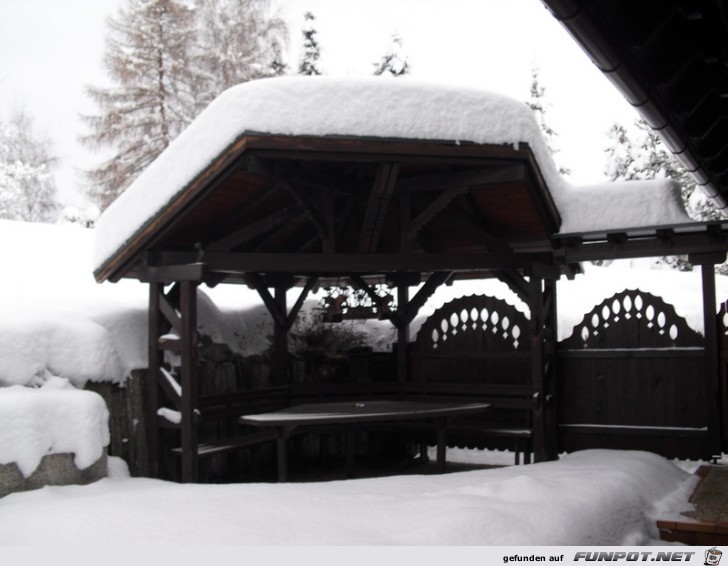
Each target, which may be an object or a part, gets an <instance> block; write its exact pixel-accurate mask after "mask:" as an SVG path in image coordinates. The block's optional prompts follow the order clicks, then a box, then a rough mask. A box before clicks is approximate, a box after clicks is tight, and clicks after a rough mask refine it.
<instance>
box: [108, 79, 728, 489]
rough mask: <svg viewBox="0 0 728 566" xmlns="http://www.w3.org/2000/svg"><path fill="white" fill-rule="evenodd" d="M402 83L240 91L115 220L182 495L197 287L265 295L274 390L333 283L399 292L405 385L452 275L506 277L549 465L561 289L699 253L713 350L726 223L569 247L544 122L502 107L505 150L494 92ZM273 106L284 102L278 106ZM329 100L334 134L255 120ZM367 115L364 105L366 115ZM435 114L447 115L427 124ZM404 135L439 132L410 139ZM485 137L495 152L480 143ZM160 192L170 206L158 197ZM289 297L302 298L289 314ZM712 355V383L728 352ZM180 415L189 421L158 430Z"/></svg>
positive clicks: (112, 231)
mask: <svg viewBox="0 0 728 566" xmlns="http://www.w3.org/2000/svg"><path fill="white" fill-rule="evenodd" d="M402 84H404V85H408V86H402V85H400V84H396V85H394V86H393V84H392V83H390V82H388V81H379V82H377V81H353V82H351V83H346V82H344V83H342V82H339V81H335V80H330V81H327V80H325V79H304V78H298V79H274V80H270V81H260V82H259V83H253V84H252V86H251V85H250V84H248V85H241V86H240V87H237V89H233V91H231V92H228V93H226V94H225V95H223V97H221V99H219V101H218V102H216V103H213V105H212V106H211V108H210V109H208V111H207V112H206V113H203V115H202V116H201V117H200V118H199V119H198V121H197V122H196V123H195V124H193V125H192V126H191V127H190V128H189V129H188V131H186V132H185V133H184V134H183V135H182V136H180V139H178V140H177V141H176V142H175V143H174V144H173V145H172V146H170V148H169V149H168V150H167V151H166V152H165V153H164V154H162V156H160V157H159V158H158V160H157V162H155V163H154V164H153V165H152V166H150V168H149V170H148V171H147V172H146V173H145V174H144V175H142V177H140V179H139V180H138V181H137V182H136V183H135V184H134V185H132V187H131V188H130V189H129V190H128V191H127V192H126V193H125V194H124V195H122V197H121V198H120V199H119V201H117V203H114V205H112V207H110V209H109V210H108V211H107V212H106V213H105V214H104V216H103V217H102V219H101V221H100V222H99V224H98V238H99V242H100V244H99V252H98V256H97V269H96V271H95V275H96V278H97V280H98V281H105V280H110V281H117V280H119V279H120V278H124V277H131V278H136V279H139V280H142V281H147V282H149V289H150V295H149V297H150V300H149V309H150V310H149V368H150V371H149V375H150V379H149V382H148V383H149V386H148V404H149V410H148V429H149V430H148V433H149V451H150V455H151V470H150V471H151V473H152V474H153V475H154V474H156V473H157V466H158V462H159V460H158V447H157V443H158V426H164V427H174V428H178V429H179V430H180V432H181V454H182V476H181V477H182V480H183V481H193V480H195V479H197V473H198V472H197V465H198V464H197V460H198V455H199V454H198V450H199V447H198V441H197V437H196V434H197V432H196V430H197V429H196V422H197V416H196V415H197V412H198V400H197V394H196V392H197V389H198V388H197V383H196V379H197V377H196V371H195V368H196V359H195V358H196V340H197V335H196V290H197V287H198V286H199V285H201V284H206V285H210V286H215V285H219V284H226V283H232V284H244V285H247V286H249V287H251V288H254V289H255V290H257V292H258V293H259V294H260V297H261V299H262V301H263V302H264V303H265V305H266V307H267V308H268V310H269V311H270V314H271V316H272V318H273V321H274V327H275V336H274V340H273V341H274V344H273V355H272V375H271V382H272V384H273V385H277V386H283V385H286V384H287V383H288V379H289V378H288V376H287V361H286V360H287V332H288V330H289V329H290V328H291V326H292V324H293V322H294V320H295V318H296V315H297V313H298V311H299V309H300V308H301V306H302V304H303V301H304V300H305V299H306V297H307V295H308V294H309V292H310V291H311V290H312V289H313V288H314V287H316V286H317V285H319V284H322V283H324V282H325V281H328V280H336V279H341V278H345V279H346V280H347V281H348V282H349V284H351V285H353V286H355V287H358V288H359V289H362V290H364V291H365V292H367V293H369V294H372V295H374V289H373V286H374V284H375V283H379V282H384V281H386V282H388V283H389V284H390V285H392V286H393V287H395V288H396V290H397V309H396V312H394V313H393V314H392V316H391V321H392V323H393V324H394V325H395V326H396V328H397V335H398V343H399V347H398V348H396V368H397V370H396V375H397V381H398V382H401V383H406V382H407V381H408V380H409V379H410V377H411V376H410V368H409V363H410V358H409V356H408V348H407V344H408V342H409V328H410V323H411V322H412V320H413V318H414V317H415V315H416V314H417V312H418V310H419V309H420V307H421V306H422V305H423V304H424V302H425V301H426V300H427V298H428V297H429V296H431V294H432V293H433V292H434V291H435V290H436V289H437V288H438V287H439V286H440V285H443V284H445V283H447V282H448V281H451V280H453V279H455V278H459V277H466V278H482V277H497V278H499V279H501V280H502V281H504V282H505V283H507V285H508V286H509V287H510V288H511V289H512V290H513V291H514V292H515V293H516V294H517V295H518V296H519V297H520V298H521V299H523V301H524V302H525V303H526V304H527V305H528V307H529V309H530V323H529V326H528V330H527V334H526V335H524V337H523V339H522V340H523V341H525V342H527V343H528V345H529V348H528V353H527V356H528V368H529V369H528V373H529V383H530V384H531V387H532V388H533V389H532V390H529V391H533V394H532V395H531V397H532V398H533V411H532V415H533V420H532V427H533V451H534V454H535V457H536V459H540V460H544V459H548V458H552V457H554V456H555V450H556V444H555V434H556V432H555V428H554V426H555V425H554V423H553V418H552V416H550V415H549V408H548V399H549V398H550V395H551V393H550V392H551V391H552V390H553V378H552V375H551V374H552V372H553V363H552V361H553V356H554V351H555V348H554V344H555V336H556V333H555V324H556V321H555V308H556V296H555V281H556V280H557V279H558V278H559V277H561V276H562V275H566V276H570V277H571V276H573V275H574V274H575V273H576V272H578V269H579V267H578V263H579V262H581V261H586V260H591V259H606V258H619V257H637V256H659V255H673V254H682V253H689V254H691V257H692V259H693V260H694V261H696V262H697V263H700V264H702V265H703V266H704V267H703V269H704V271H703V273H704V291H705V292H704V302H705V308H706V310H705V312H706V317H705V318H706V330H707V332H708V333H712V335H713V336H715V317H714V313H713V305H714V304H715V287H714V281H713V274H712V273H713V272H712V266H713V264H714V263H717V262H720V261H722V260H723V259H724V258H725V251H726V250H727V249H728V240H727V238H726V230H727V229H728V225H725V224H723V223H712V224H710V225H706V224H702V223H690V222H687V221H686V220H687V219H680V223H678V221H676V220H675V218H667V219H666V220H665V224H663V225H652V226H646V227H645V226H630V227H624V226H617V227H614V226H606V227H602V226H600V225H598V224H595V225H594V230H591V231H586V230H585V231H581V232H578V233H574V232H571V233H561V232H560V231H561V225H562V218H561V215H560V207H559V203H558V202H557V201H558V199H559V198H564V196H563V195H564V194H566V193H564V192H563V191H562V192H561V193H559V190H558V187H555V186H554V185H555V184H556V183H558V181H557V180H555V179H556V177H555V175H554V172H553V164H552V163H550V161H549V160H548V158H547V155H548V152H547V151H546V149H545V146H544V144H543V141H542V140H541V138H540V135H539V134H538V129H537V127H536V126H535V124H534V125H533V126H532V127H531V126H523V124H530V123H531V122H529V120H530V117H528V116H529V114H528V113H529V110H528V108H527V107H526V106H525V105H523V104H522V103H516V102H513V101H510V102H504V101H502V100H501V99H500V98H498V99H497V101H498V102H497V104H496V106H495V108H496V109H500V112H501V115H500V116H499V118H500V119H502V118H503V115H502V113H503V112H506V113H508V112H511V113H513V115H512V118H511V120H512V123H513V125H514V126H513V129H514V131H515V133H514V134H513V135H514V136H515V138H514V137H510V138H506V139H500V140H499V138H498V136H499V135H502V134H501V132H500V131H494V132H490V131H489V130H488V127H487V125H483V123H482V122H481V121H482V120H486V121H487V119H488V117H487V116H484V115H483V114H485V113H487V112H493V111H494V107H493V104H494V103H493V99H492V98H491V97H490V96H489V95H482V97H481V98H479V95H477V94H475V93H472V92H468V93H466V94H467V96H465V98H463V97H462V96H459V94H458V91H457V90H455V89H443V88H442V87H437V88H429V89H428V88H425V87H423V86H422V85H418V84H414V85H412V86H409V83H402ZM327 92H328V93H329V95H330V97H331V98H330V99H326V96H327ZM271 93H283V94H281V96H280V98H279V99H278V98H276V96H273V95H271ZM322 97H323V98H322ZM347 97H349V98H347ZM325 99H326V100H328V107H327V108H326V112H327V115H332V114H333V115H335V114H336V113H337V112H341V113H343V114H344V115H345V117H344V119H342V124H338V123H331V124H329V125H328V126H326V128H328V130H327V131H324V130H322V128H321V127H320V125H319V124H318V123H316V120H315V119H314V118H315V117H313V118H312V121H311V123H312V124H314V125H313V126H311V128H310V129H308V130H307V129H306V127H305V125H303V126H295V127H291V128H290V129H285V128H283V127H280V126H278V125H276V124H277V123H276V120H273V122H274V124H273V125H272V126H271V127H269V128H266V127H265V125H261V123H260V122H256V120H258V119H259V117H260V115H263V118H265V112H266V111H267V112H271V113H275V112H276V109H277V108H280V106H276V105H281V104H287V105H289V106H293V107H294V108H293V110H291V109H290V108H287V110H286V112H288V113H290V115H294V114H295V115H296V116H300V114H302V113H305V112H307V111H311V109H312V108H314V106H316V105H321V104H322V100H325ZM220 100H221V101H220ZM479 100H480V101H481V102H480V103H479V102H478V101H479ZM367 101H368V102H367ZM309 102H310V104H312V106H311V107H308V106H307V104H308V103H309ZM357 104H358V105H362V104H363V106H361V108H360V110H358V111H352V109H351V106H352V105H354V106H356V105H357ZM479 104H480V105H479ZM236 109H238V110H236ZM355 110H356V109H355ZM237 111H239V112H240V113H242V114H244V116H243V117H242V118H240V117H239V116H237V114H236V112H237ZM245 112H248V114H245ZM360 112H367V113H368V114H367V115H366V116H361V115H360ZM427 112H429V113H434V117H433V115H422V113H427ZM438 112H439V114H438ZM285 118H286V116H283V117H280V119H279V121H285ZM296 119H298V118H296ZM246 120H249V121H250V120H252V122H253V123H252V124H250V123H249V122H246ZM262 121H263V122H265V120H264V119H263V120H262ZM408 121H416V122H418V121H419V122H422V123H423V124H430V123H431V122H433V121H434V122H435V123H436V126H437V124H441V125H442V127H441V128H440V130H438V128H437V127H434V126H431V125H428V126H427V127H425V126H423V127H422V132H418V131H417V128H414V130H413V131H409V130H408V129H407V128H406V127H405V125H406V124H408ZM473 121H475V122H476V123H473ZM230 123H232V125H231V124H230ZM362 123H363V124H366V125H365V126H361V125H360V124H362ZM215 128H221V129H222V130H225V133H223V134H221V135H220V136H219V137H220V138H221V139H218V140H217V141H216V143H217V145H215V144H214V143H213V144H210V143H209V141H210V139H215ZM457 128H460V130H457ZM478 131H480V132H484V131H485V135H484V137H481V138H478V137H477V136H474V135H471V134H469V133H470V132H478ZM377 132H378V135H375V134H376V133H377ZM423 132H424V133H423ZM433 132H435V133H433ZM438 132H440V133H438ZM491 134H492V135H491ZM428 136H431V137H428ZM489 136H490V137H489ZM205 144H207V145H205ZM210 145H211V146H212V147H208V146H210ZM154 191H158V192H161V193H163V196H162V197H158V196H151V195H152V194H153V192H154ZM149 201H151V204H150V203H149ZM139 209H142V210H141V211H139ZM583 220H584V221H585V222H587V223H588V219H583ZM594 221H595V222H597V219H595V220H594ZM292 288H299V289H300V294H299V298H298V300H297V301H295V304H293V305H289V304H287V299H286V295H287V292H288V291H289V290H290V289H292ZM711 321H712V322H711ZM170 330H172V331H173V332H172V333H170ZM166 350H171V351H174V352H176V353H177V354H179V356H180V370H179V372H180V375H179V382H177V380H176V378H175V377H174V376H172V375H171V374H170V371H169V370H168V369H164V368H163V367H162V365H163V359H164V352H165V351H166ZM708 355H711V356H712V358H711V359H712V360H713V362H711V364H710V365H711V371H712V372H714V374H713V375H714V385H715V384H716V383H717V361H716V360H717V354H716V352H715V349H713V351H712V352H711V353H710V354H708ZM716 387H717V385H716ZM163 400H164V403H163ZM170 405H171V406H172V407H173V409H175V410H177V411H178V412H179V419H178V422H174V423H171V422H170V421H169V419H163V418H162V417H160V416H159V409H160V408H161V407H163V406H170Z"/></svg>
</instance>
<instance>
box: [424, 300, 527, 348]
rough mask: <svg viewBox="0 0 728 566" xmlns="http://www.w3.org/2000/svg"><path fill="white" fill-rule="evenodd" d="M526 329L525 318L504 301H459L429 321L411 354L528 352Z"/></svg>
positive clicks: (447, 305) (451, 303) (450, 304)
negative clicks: (413, 352)
mask: <svg viewBox="0 0 728 566" xmlns="http://www.w3.org/2000/svg"><path fill="white" fill-rule="evenodd" d="M528 325H529V321H528V318H527V317H526V316H525V315H524V314H523V313H521V312H520V311H518V310H517V309H516V308H515V307H513V306H512V305H509V304H508V303H506V302H505V301H502V300H500V299H496V298H494V297H486V296H483V295H470V296H467V297H461V298H459V299H454V300H453V301H450V302H449V303H446V304H445V305H443V306H442V307H441V308H439V309H438V310H437V311H435V312H434V313H433V314H432V315H431V316H430V317H428V319H427V320H426V321H425V322H424V324H423V325H422V327H421V328H420V331H419V333H418V334H417V340H416V341H415V342H414V343H413V344H412V351H415V352H432V351H437V352H457V351H482V352H485V351H487V352H509V351H510V352H513V351H519V352H520V351H528V349H529V347H530V344H529V340H528V337H527V334H528Z"/></svg>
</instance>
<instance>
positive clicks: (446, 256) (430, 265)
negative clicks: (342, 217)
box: [160, 252, 552, 275]
mask: <svg viewBox="0 0 728 566" xmlns="http://www.w3.org/2000/svg"><path fill="white" fill-rule="evenodd" d="M193 257H194V254H189V253H186V252H164V253H161V254H160V260H161V261H163V262H164V261H170V262H173V263H180V262H182V261H183V260H184V259H191V258H193ZM205 262H206V265H207V266H208V268H209V270H210V271H211V272H227V273H248V274H250V273H294V274H295V273H298V274H306V273H315V274H335V275H338V274H341V273H360V274H384V273H397V272H417V271H419V272H433V271H478V270H483V271H492V270H498V269H506V268H512V269H517V268H524V267H527V266H530V265H533V264H543V265H551V264H552V257H551V254H550V253H547V252H545V253H527V252H524V253H514V252H509V253H500V252H498V253H486V254H482V253H481V254H478V253H333V254H324V253H304V254H299V253H244V252H240V253H224V254H223V253H210V254H206V255H205Z"/></svg>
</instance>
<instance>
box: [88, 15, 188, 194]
mask: <svg viewBox="0 0 728 566" xmlns="http://www.w3.org/2000/svg"><path fill="white" fill-rule="evenodd" d="M108 26H109V35H108V36H107V46H106V54H105V58H104V64H105V67H106V69H107V71H108V73H109V75H110V77H111V79H112V80H113V81H114V82H115V83H116V84H115V86H113V87H110V88H97V87H88V88H87V92H88V94H89V96H90V97H91V98H92V99H93V100H94V101H95V102H96V104H97V105H98V106H99V108H100V110H101V113H100V114H99V115H96V116H86V117H84V119H85V121H86V123H87V124H88V125H89V126H90V128H91V134H89V135H87V136H85V137H83V138H82V141H84V142H85V143H87V144H88V145H90V146H92V147H97V148H109V149H111V150H112V157H111V158H110V159H108V160H107V161H106V163H104V164H103V165H101V166H100V167H99V168H97V169H95V170H93V171H91V172H89V173H88V180H89V181H90V182H91V183H92V186H91V188H90V190H89V195H90V196H91V197H92V198H94V199H95V200H97V201H98V202H99V204H100V205H101V207H102V208H105V207H106V206H108V205H109V204H110V203H111V201H113V200H114V198H116V196H118V194H120V193H121V192H122V191H123V190H124V189H125V188H126V187H127V186H128V185H129V184H131V182H132V181H133V180H134V179H135V178H136V177H137V176H138V175H139V173H140V172H141V171H143V170H144V169H145V168H146V167H147V166H148V165H149V164H150V163H151V162H152V161H153V160H154V159H155V158H156V157H157V156H158V155H159V154H160V153H161V152H162V151H163V150H164V149H165V148H166V147H167V146H168V145H169V144H170V142H171V141H172V140H173V139H174V138H175V137H176V136H177V135H178V134H179V133H180V131H182V129H183V128H184V127H185V126H186V125H187V124H188V123H189V122H190V121H191V120H192V118H193V117H194V115H195V112H196V104H195V95H196V94H198V93H197V92H196V89H195V88H194V85H197V84H199V79H198V78H196V77H193V76H191V75H192V73H193V72H194V71H193V70H194V65H193V64H192V57H193V53H192V49H193V47H194V45H195V39H196V28H195V26H196V22H195V11H194V10H193V9H192V8H190V7H188V6H187V5H186V4H183V3H182V2H179V1H176V0H129V4H128V7H127V8H126V9H123V8H122V9H121V10H120V11H119V12H118V14H117V16H116V17H115V18H110V19H109V20H108Z"/></svg>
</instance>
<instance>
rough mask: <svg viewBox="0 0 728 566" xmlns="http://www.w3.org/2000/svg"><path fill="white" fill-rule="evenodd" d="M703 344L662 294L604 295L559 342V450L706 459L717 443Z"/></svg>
mask: <svg viewBox="0 0 728 566" xmlns="http://www.w3.org/2000/svg"><path fill="white" fill-rule="evenodd" d="M704 345H705V341H704V339H703V337H702V336H701V335H700V334H698V333H697V332H695V331H694V330H692V329H691V328H690V327H689V326H688V325H687V323H686V322H685V320H684V319H682V317H679V316H678V315H677V313H676V312H675V309H674V308H673V307H672V306H671V305H668V304H667V303H665V302H664V301H663V300H662V299H660V298H659V297H655V296H654V295H651V294H650V293H646V292H643V291H640V290H626V291H623V292H621V293H617V294H616V295H614V296H612V297H609V298H608V299H605V300H604V301H603V302H602V303H601V304H599V305H597V306H596V307H595V308H594V309H592V310H591V311H590V312H589V313H587V314H586V315H585V316H584V319H583V320H582V322H581V323H579V324H578V325H576V327H575V328H574V332H573V334H572V336H570V337H569V338H567V339H566V340H564V341H562V342H561V343H560V344H559V349H558V352H557V355H558V382H557V392H558V394H557V398H558V407H557V409H558V423H559V441H560V450H565V451H574V450H583V449H586V448H615V449H635V450H650V451H653V452H657V453H659V454H662V455H664V456H666V457H670V458H676V457H678V458H691V459H696V458H703V459H704V458H710V457H711V456H712V454H714V453H715V450H716V449H718V448H719V447H718V446H715V441H714V440H711V438H710V436H711V434H712V433H708V432H707V431H708V429H709V428H710V427H711V426H712V425H710V423H711V421H713V420H714V419H715V418H716V417H715V415H716V414H717V407H716V403H715V401H714V400H711V399H710V397H709V395H708V393H707V391H708V376H707V373H706V369H707V368H706V358H705V349H704ZM714 398H715V397H713V399H714ZM711 413H713V414H712V415H711ZM716 422H717V421H716ZM660 429H664V430H663V431H662V432H660ZM607 431H608V433H609V434H607ZM686 431H687V432H686ZM657 432H660V434H659V435H658V434H657Z"/></svg>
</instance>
